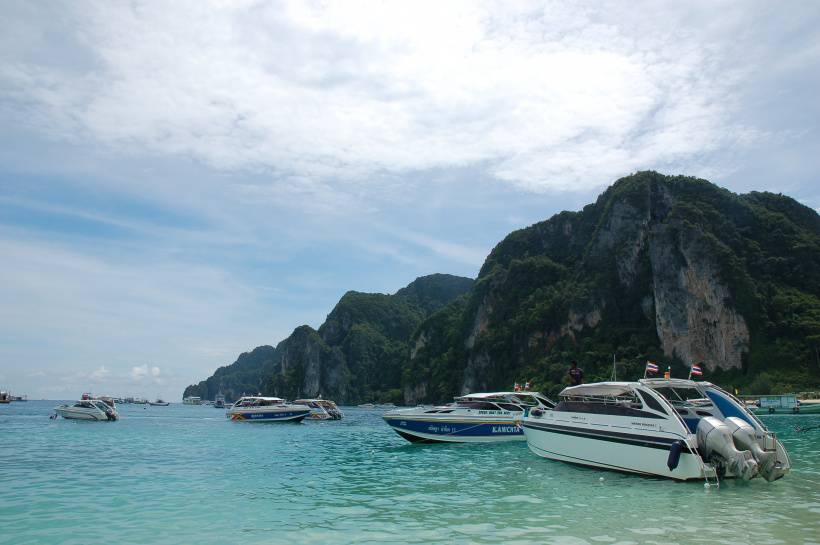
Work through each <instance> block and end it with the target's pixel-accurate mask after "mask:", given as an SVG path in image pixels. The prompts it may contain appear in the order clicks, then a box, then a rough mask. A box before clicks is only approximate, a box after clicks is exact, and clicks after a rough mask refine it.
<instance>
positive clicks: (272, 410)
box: [226, 396, 310, 422]
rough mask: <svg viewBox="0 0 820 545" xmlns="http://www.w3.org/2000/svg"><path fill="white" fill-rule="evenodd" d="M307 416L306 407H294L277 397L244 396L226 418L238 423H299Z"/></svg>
mask: <svg viewBox="0 0 820 545" xmlns="http://www.w3.org/2000/svg"><path fill="white" fill-rule="evenodd" d="M309 414H310V407H308V406H307V405H294V404H291V403H287V402H286V401H285V400H284V399H282V398H279V397H264V396H244V397H241V398H239V399H238V400H237V402H236V403H234V404H233V406H231V408H229V409H228V411H227V413H226V416H227V417H228V418H230V419H231V420H234V421H240V422H301V421H302V420H304V419H305V418H306V417H307V416H308V415H309Z"/></svg>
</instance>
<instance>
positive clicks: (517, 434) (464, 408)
mask: <svg viewBox="0 0 820 545" xmlns="http://www.w3.org/2000/svg"><path fill="white" fill-rule="evenodd" d="M553 405H555V404H554V403H553V402H552V401H550V400H549V399H547V398H546V397H544V396H543V395H541V394H540V393H538V392H527V391H519V392H491V393H475V394H469V395H464V396H459V397H456V398H455V400H454V401H453V403H450V404H448V405H439V406H437V407H421V406H420V407H415V408H412V409H398V410H393V411H389V412H387V413H385V414H384V416H383V418H384V420H385V422H387V425H388V426H390V427H391V428H393V431H395V432H396V433H398V434H399V435H400V436H401V437H403V438H405V439H407V440H408V441H410V442H411V443H487V442H497V441H524V440H525V438H524V433H523V430H522V428H521V425H520V420H521V417H522V416H523V415H524V412H525V411H526V410H528V409H534V408H541V409H549V408H551V407H552V406H553Z"/></svg>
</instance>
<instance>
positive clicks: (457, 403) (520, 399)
mask: <svg viewBox="0 0 820 545" xmlns="http://www.w3.org/2000/svg"><path fill="white" fill-rule="evenodd" d="M554 405H555V403H554V402H552V401H550V400H549V399H547V398H546V397H544V396H542V395H541V394H539V393H537V392H492V393H479V394H467V395H463V396H458V397H456V398H455V399H454V401H453V403H451V404H449V405H442V406H439V407H433V408H432V409H429V410H427V411H425V413H451V412H453V411H454V410H456V409H472V410H477V411H494V412H499V413H503V412H504V411H507V412H519V413H520V412H523V411H524V410H526V409H528V408H533V407H541V408H545V409H548V408H551V407H553V406H554Z"/></svg>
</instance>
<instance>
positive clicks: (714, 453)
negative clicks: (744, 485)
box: [697, 416, 758, 481]
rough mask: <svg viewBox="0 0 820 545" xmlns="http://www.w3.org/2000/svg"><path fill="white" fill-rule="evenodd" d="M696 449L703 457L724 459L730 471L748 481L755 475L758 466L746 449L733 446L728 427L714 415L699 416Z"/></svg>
mask: <svg viewBox="0 0 820 545" xmlns="http://www.w3.org/2000/svg"><path fill="white" fill-rule="evenodd" d="M697 437H698V449H699V450H700V452H701V454H702V455H703V457H704V458H705V459H708V460H713V459H714V458H719V459H722V460H723V461H725V463H726V466H727V467H728V469H729V470H731V472H732V473H734V474H735V475H737V476H738V477H741V478H742V479H743V480H744V481H748V480H749V479H751V478H752V477H754V476H755V475H757V471H758V467H757V462H756V461H755V459H754V456H753V455H752V453H751V452H749V451H748V450H744V451H739V450H737V449H736V448H735V442H734V440H733V438H732V431H731V430H730V428H729V427H728V426H727V425H726V424H724V423H723V422H721V421H720V420H719V419H717V418H715V417H714V416H706V417H704V418H701V420H700V422H699V423H698V429H697Z"/></svg>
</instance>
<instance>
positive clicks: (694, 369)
mask: <svg viewBox="0 0 820 545" xmlns="http://www.w3.org/2000/svg"><path fill="white" fill-rule="evenodd" d="M692 374H693V375H695V376H698V377H699V376H701V375H703V369H701V368H700V364H698V363H693V364H692Z"/></svg>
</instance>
